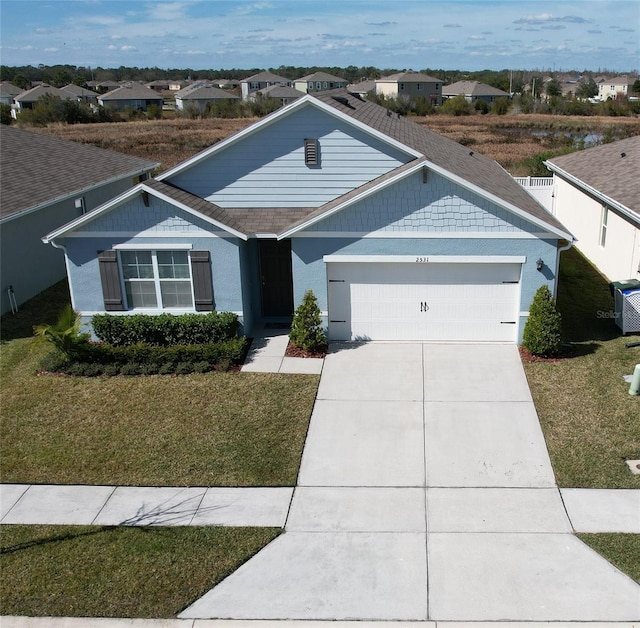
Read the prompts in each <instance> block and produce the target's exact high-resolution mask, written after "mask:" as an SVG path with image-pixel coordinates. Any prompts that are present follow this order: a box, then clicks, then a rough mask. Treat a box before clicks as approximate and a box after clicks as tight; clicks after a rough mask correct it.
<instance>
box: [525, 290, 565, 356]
mask: <svg viewBox="0 0 640 628" xmlns="http://www.w3.org/2000/svg"><path fill="white" fill-rule="evenodd" d="M522 344H523V346H524V347H526V348H527V349H529V351H531V353H533V354H534V355H539V356H543V357H554V356H557V355H559V354H560V350H561V348H562V317H561V315H560V312H558V310H557V309H556V305H555V303H554V302H553V296H552V295H551V291H550V290H549V288H548V287H547V286H541V287H540V288H538V291H537V292H536V294H535V296H534V297H533V301H532V303H531V307H530V308H529V318H528V319H527V323H526V325H525V326H524V332H523V335H522Z"/></svg>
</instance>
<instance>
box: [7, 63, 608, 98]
mask: <svg viewBox="0 0 640 628" xmlns="http://www.w3.org/2000/svg"><path fill="white" fill-rule="evenodd" d="M263 70H264V68H250V69H241V68H228V69H205V70H194V69H193V68H168V69H164V68H157V67H153V68H138V67H135V66H133V67H126V66H120V67H119V68H102V67H100V66H98V67H96V68H91V67H87V66H75V65H38V66H33V65H25V66H7V65H0V80H3V81H10V82H11V83H13V84H14V85H16V86H17V87H22V88H24V89H26V88H28V87H29V85H30V84H31V83H33V82H34V81H42V82H44V83H48V84H49V85H53V86H54V87H63V86H64V85H68V84H69V83H73V84H75V85H80V86H84V85H86V84H87V83H88V82H89V81H142V82H144V83H150V82H151V81H156V80H185V79H192V80H217V79H237V80H242V79H245V78H248V77H249V76H252V75H254V74H258V73H259V72H262V71H263ZM269 70H270V71H271V72H273V73H274V74H278V75H280V76H283V77H285V78H287V79H290V80H294V79H297V78H301V77H302V76H307V75H308V74H313V73H315V72H327V73H329V74H333V75H335V76H339V77H341V78H344V79H345V80H347V81H348V82H349V83H357V82H359V81H362V80H374V79H377V78H380V77H381V76H387V75H389V74H395V73H397V72H404V71H407V68H384V69H381V68H376V67H374V66H355V65H349V66H346V67H336V66H291V65H281V66H279V67H277V68H269ZM416 71H418V72H422V73H423V74H427V75H429V76H433V77H435V78H439V79H440V80H442V81H444V83H445V84H451V83H455V82H456V81H462V80H468V81H480V82H481V83H485V84H486V85H491V86H492V87H496V88H498V89H501V90H502V91H505V92H509V93H520V92H522V90H523V88H524V86H525V85H531V84H532V83H533V82H534V79H535V82H536V84H537V85H540V86H542V77H543V76H554V75H556V74H557V73H555V72H550V71H549V72H545V71H542V70H510V69H504V70H480V71H476V72H467V71H464V70H443V69H437V68H424V69H421V70H416ZM603 72H606V71H603ZM570 74H576V75H578V74H579V75H580V76H582V77H585V81H588V79H591V80H592V79H593V77H594V76H596V74H597V73H596V72H592V71H587V70H584V71H582V72H575V71H571V72H570ZM607 74H608V75H609V76H614V75H616V74H619V73H611V72H609V73H607ZM554 80H555V79H554ZM593 85H595V82H594V83H593ZM558 88H559V83H558ZM596 93H597V92H596ZM550 95H552V94H550Z"/></svg>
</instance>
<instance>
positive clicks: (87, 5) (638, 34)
mask: <svg viewBox="0 0 640 628" xmlns="http://www.w3.org/2000/svg"><path fill="white" fill-rule="evenodd" d="M0 63H2V64H4V65H9V66H18V65H34V66H37V65H39V64H44V65H54V64H70V65H75V66H85V67H86V66H89V67H93V68H95V67H98V66H100V67H103V68H111V67H119V66H136V67H140V68H143V67H158V68H192V69H209V68H211V69H231V68H239V69H252V68H269V67H271V68H278V67H279V66H281V65H285V66H286V65H292V66H301V67H310V66H316V65H317V66H328V67H332V66H338V67H346V66H349V65H355V66H374V67H377V68H380V69H384V68H397V69H413V70H420V69H425V68H431V69H445V70H454V69H460V70H469V71H475V70H482V69H491V70H501V69H505V68H512V69H527V70H536V69H538V70H555V71H562V70H571V69H575V70H584V69H587V70H593V71H598V70H605V69H607V70H610V71H615V72H629V71H633V70H637V69H638V68H639V67H640V0H630V1H629V0H578V1H572V0H537V1H536V2H530V1H529V0H503V1H501V2H494V1H491V0H469V1H466V2H460V1H456V0H454V1H450V2H442V1H435V0H434V1H431V0H385V1H378V0H265V1H258V2H255V1H254V2H244V1H227V0H184V1H182V0H178V1H174V0H166V1H164V0H156V1H155V2H145V1H144V0H138V1H136V2H133V1H131V0H1V1H0Z"/></svg>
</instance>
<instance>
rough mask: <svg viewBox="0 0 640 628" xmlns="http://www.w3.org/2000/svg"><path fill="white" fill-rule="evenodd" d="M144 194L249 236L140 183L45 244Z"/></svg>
mask: <svg viewBox="0 0 640 628" xmlns="http://www.w3.org/2000/svg"><path fill="white" fill-rule="evenodd" d="M142 192H147V193H149V194H151V195H152V196H155V197H156V198H158V199H161V200H163V201H165V202H167V203H170V204H171V205H174V206H175V207H178V208H180V209H182V210H183V211H186V212H187V213H189V214H191V215H193V216H197V217H198V218H200V219H202V220H205V221H207V222H209V223H210V224H212V225H214V226H216V227H218V228H219V229H222V230H223V231H226V232H227V233H229V234H230V235H233V236H235V237H237V238H240V239H242V240H246V239H247V236H246V234H244V233H241V232H240V231H237V230H236V229H233V228H232V227H229V226H228V225H225V224H223V223H221V222H220V221H218V220H214V219H213V218H210V217H209V216H206V215H205V214H203V213H201V212H199V211H196V210H195V209H193V208H191V207H189V206H187V205H185V204H184V203H181V202H179V201H176V200H175V199H172V198H170V197H169V196H167V195H165V194H162V192H159V191H158V190H155V189H154V188H152V187H150V186H148V185H145V184H144V183H139V184H138V185H136V186H135V187H133V188H131V189H130V190H127V191H126V192H124V193H123V194H120V196H117V197H116V198H114V199H112V200H111V201H109V202H107V203H105V204H104V205H101V206H100V207H98V208H96V209H94V210H93V211H91V212H89V213H88V214H84V215H82V216H80V217H78V218H76V219H75V220H72V221H71V222H68V223H67V224H66V225H63V226H62V227H60V228H59V229H56V230H55V231H52V232H51V233H49V234H48V235H46V236H44V237H43V238H42V241H43V242H44V243H45V244H50V243H52V242H54V241H55V240H57V239H58V238H62V237H64V236H66V235H68V234H69V233H71V232H73V231H75V230H76V229H77V228H78V227H81V226H82V225H84V224H86V223H89V222H92V221H94V220H95V219H96V218H98V217H100V216H102V215H103V214H106V213H108V212H109V211H111V210H113V209H115V208H116V207H118V206H120V205H122V204H123V203H125V202H126V201H128V200H129V199H131V198H134V197H135V196H137V195H139V194H141V193H142Z"/></svg>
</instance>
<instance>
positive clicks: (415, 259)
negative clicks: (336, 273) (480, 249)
mask: <svg viewBox="0 0 640 628" xmlns="http://www.w3.org/2000/svg"><path fill="white" fill-rule="evenodd" d="M322 261H323V262H325V263H327V264H332V263H354V262H355V263H359V264H388V263H395V264H524V263H525V262H526V261H527V258H526V257H525V256H522V255H325V256H324V257H323V258H322Z"/></svg>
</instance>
